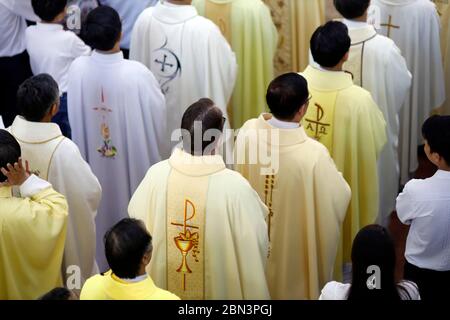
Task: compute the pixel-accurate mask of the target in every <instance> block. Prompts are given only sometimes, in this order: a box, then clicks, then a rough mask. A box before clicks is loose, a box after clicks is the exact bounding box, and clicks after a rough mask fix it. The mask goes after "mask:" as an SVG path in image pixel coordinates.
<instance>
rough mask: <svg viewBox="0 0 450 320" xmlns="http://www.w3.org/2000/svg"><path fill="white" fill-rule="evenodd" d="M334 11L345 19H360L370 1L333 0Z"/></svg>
mask: <svg viewBox="0 0 450 320" xmlns="http://www.w3.org/2000/svg"><path fill="white" fill-rule="evenodd" d="M334 6H335V7H336V10H337V11H338V12H339V13H340V14H341V15H342V16H343V17H344V18H346V19H356V18H359V17H362V16H363V15H364V13H366V11H367V9H368V8H369V6H370V0H334Z"/></svg>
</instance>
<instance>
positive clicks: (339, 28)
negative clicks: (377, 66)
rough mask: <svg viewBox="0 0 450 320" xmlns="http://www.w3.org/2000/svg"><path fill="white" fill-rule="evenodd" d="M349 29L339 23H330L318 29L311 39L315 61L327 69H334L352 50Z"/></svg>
mask: <svg viewBox="0 0 450 320" xmlns="http://www.w3.org/2000/svg"><path fill="white" fill-rule="evenodd" d="M350 46H351V39H350V36H349V35H348V28H347V26H346V25H345V24H343V23H342V22H339V21H329V22H327V23H326V24H325V25H323V26H321V27H319V28H317V30H316V31H315V32H314V34H313V35H312V37H311V54H312V56H313V58H314V61H315V62H317V63H318V64H319V65H321V66H322V67H325V68H332V67H335V66H337V65H338V63H339V62H340V61H341V60H342V58H344V56H345V55H346V54H347V52H348V51H349V50H350Z"/></svg>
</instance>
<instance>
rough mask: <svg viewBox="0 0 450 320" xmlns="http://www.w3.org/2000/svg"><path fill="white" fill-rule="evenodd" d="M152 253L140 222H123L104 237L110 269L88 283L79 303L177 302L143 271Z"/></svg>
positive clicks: (127, 219)
mask: <svg viewBox="0 0 450 320" xmlns="http://www.w3.org/2000/svg"><path fill="white" fill-rule="evenodd" d="M152 252H153V246H152V237H151V235H150V234H149V233H148V231H147V230H146V228H145V225H144V224H143V222H142V221H139V220H135V219H129V218H126V219H123V220H121V221H119V222H118V223H117V224H116V225H115V226H114V227H112V228H111V229H110V230H109V231H108V232H107V233H106V234H105V254H106V259H107V260H108V264H109V266H110V268H111V270H109V271H108V272H106V273H105V274H98V275H96V276H93V277H92V278H90V279H88V280H87V281H86V283H85V284H84V286H83V289H82V290H81V295H80V299H81V300H179V298H178V297H177V296H176V295H174V294H172V293H170V292H168V291H166V290H162V289H160V288H158V287H157V286H156V285H155V283H154V282H153V280H152V278H150V276H149V275H147V273H146V271H145V268H146V267H147V265H148V264H149V263H150V260H151V257H152Z"/></svg>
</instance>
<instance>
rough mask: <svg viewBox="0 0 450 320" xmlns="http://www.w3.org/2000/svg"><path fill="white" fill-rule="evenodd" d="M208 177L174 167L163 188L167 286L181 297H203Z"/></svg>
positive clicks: (187, 298) (193, 298) (190, 298)
mask: <svg viewBox="0 0 450 320" xmlns="http://www.w3.org/2000/svg"><path fill="white" fill-rule="evenodd" d="M208 186H209V176H201V177H189V179H188V178H187V177H186V176H184V175H182V174H181V173H179V172H178V171H176V170H172V172H171V174H170V176H169V182H168V190H167V289H168V290H169V291H170V292H172V293H174V294H176V295H177V296H179V297H180V298H181V299H183V300H202V299H205V258H204V252H205V250H204V246H205V211H206V201H207V192H208Z"/></svg>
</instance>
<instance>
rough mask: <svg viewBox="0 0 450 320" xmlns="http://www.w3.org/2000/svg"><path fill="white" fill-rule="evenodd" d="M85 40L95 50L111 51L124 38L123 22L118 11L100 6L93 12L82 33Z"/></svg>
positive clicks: (88, 17) (87, 19)
mask: <svg viewBox="0 0 450 320" xmlns="http://www.w3.org/2000/svg"><path fill="white" fill-rule="evenodd" d="M81 37H82V38H83V40H84V41H85V42H86V44H88V45H89V46H91V47H92V48H93V49H96V50H100V51H110V50H112V49H114V47H116V46H118V45H119V43H120V39H121V37H122V22H121V21H120V16H119V14H118V13H117V11H116V10H114V9H113V8H111V7H108V6H100V7H98V8H96V9H94V10H92V11H91V12H90V13H89V15H88V16H87V18H86V22H85V24H84V26H83V29H82V31H81Z"/></svg>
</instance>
